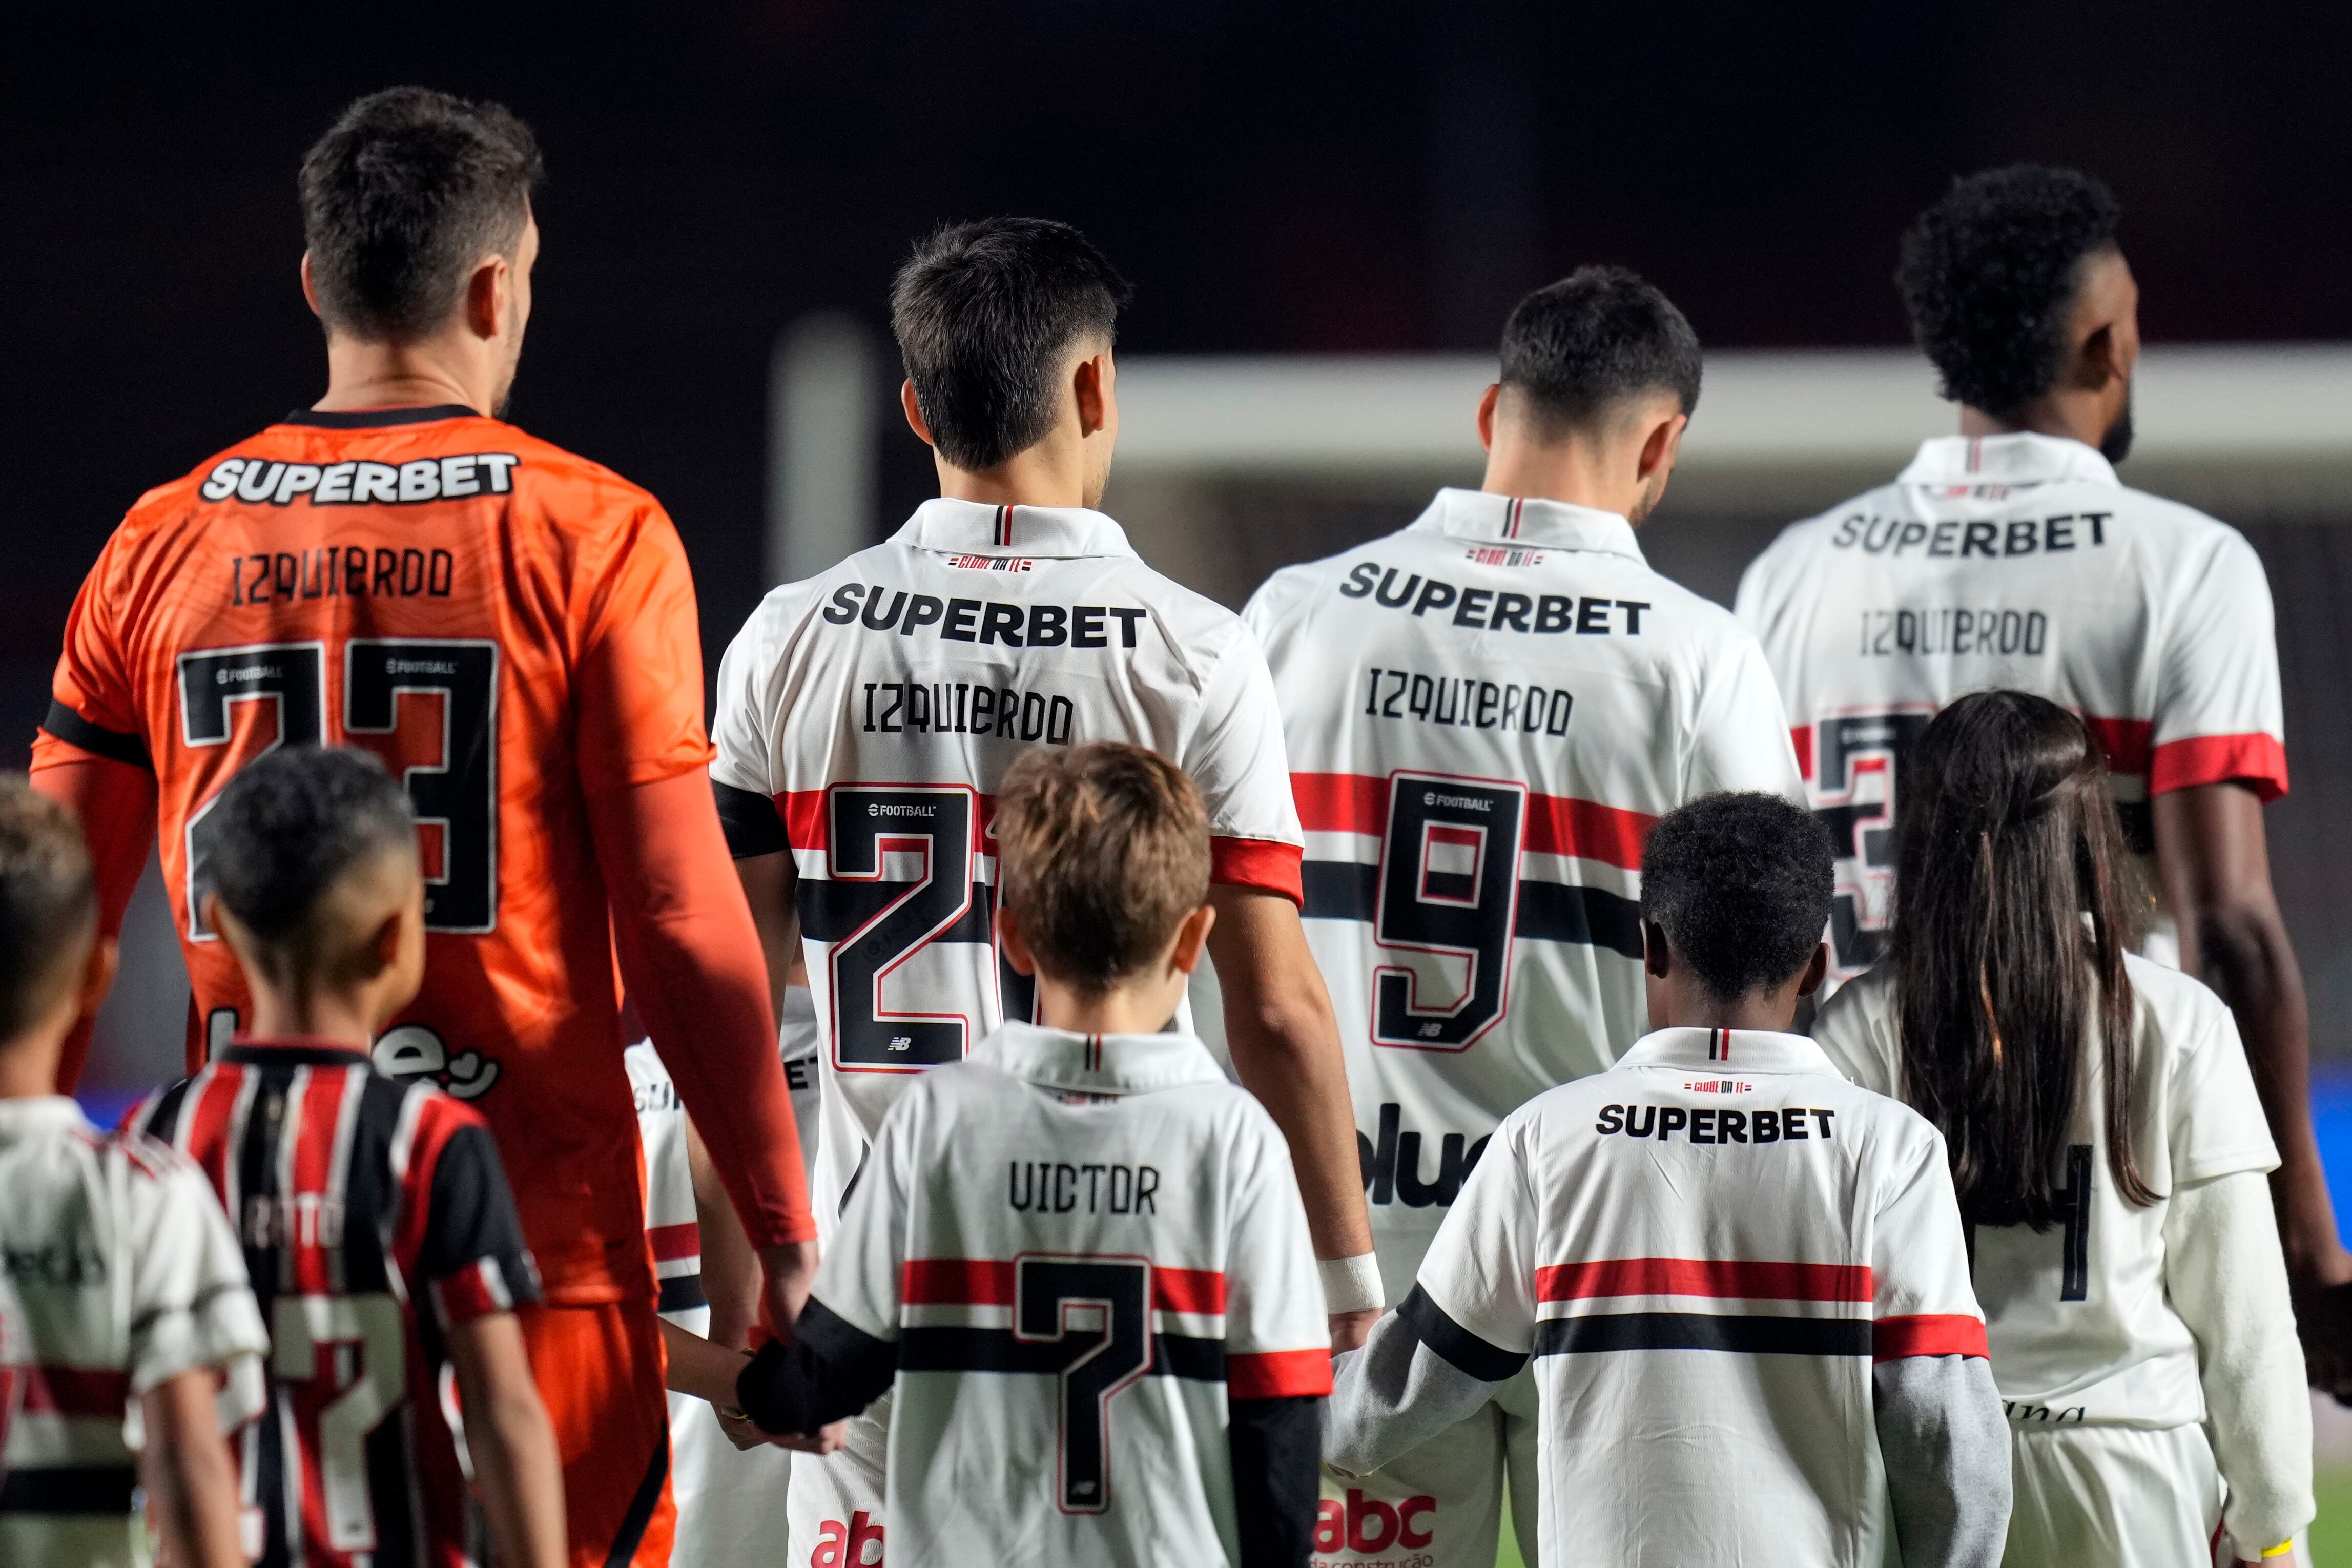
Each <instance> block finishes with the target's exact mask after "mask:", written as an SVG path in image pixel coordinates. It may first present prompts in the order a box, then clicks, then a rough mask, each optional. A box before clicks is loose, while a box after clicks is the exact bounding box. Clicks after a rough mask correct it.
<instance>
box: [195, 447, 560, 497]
mask: <svg viewBox="0 0 2352 1568" xmlns="http://www.w3.org/2000/svg"><path fill="white" fill-rule="evenodd" d="M521 462H522V459H521V458H519V457H517V456H516V455H515V454H514V453H512V452H460V453H453V454H452V455H450V456H449V457H446V458H417V459H416V460H415V461H414V462H408V463H362V462H348V463H326V464H320V463H288V462H281V461H279V460H278V459H276V458H222V459H221V460H220V461H219V462H217V463H215V464H214V465H213V471H212V472H211V473H209V474H207V475H205V482H204V486H203V488H202V489H200V490H199V491H198V492H197V493H198V494H200V495H202V496H203V497H204V498H205V500H215V501H217V500H228V499H229V498H230V497H231V496H235V497H236V499H237V500H241V501H249V502H251V503H252V504H254V505H256V506H264V505H267V506H291V505H293V504H294V501H295V500H296V498H297V497H299V498H300V499H302V500H305V501H307V502H308V503H309V504H310V505H311V506H416V505H419V504H421V503H423V502H425V501H436V500H463V499H464V498H466V497H467V496H479V495H493V496H502V495H506V494H509V492H511V491H512V490H513V489H514V471H515V469H516V468H517V467H519V466H520V464H521Z"/></svg>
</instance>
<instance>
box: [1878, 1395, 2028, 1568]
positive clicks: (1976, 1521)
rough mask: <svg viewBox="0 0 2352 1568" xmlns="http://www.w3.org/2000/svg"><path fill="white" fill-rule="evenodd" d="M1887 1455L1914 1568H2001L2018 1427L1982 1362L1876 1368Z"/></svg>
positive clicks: (1898, 1531) (1881, 1438)
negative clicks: (2013, 1434)
mask: <svg viewBox="0 0 2352 1568" xmlns="http://www.w3.org/2000/svg"><path fill="white" fill-rule="evenodd" d="M1871 1392H1872V1403H1873V1406H1874V1415H1875V1418H1876V1425H1877V1428H1878V1447H1879V1452H1880V1455H1881V1457H1882V1458H1884V1459H1885V1473H1886V1489H1887V1495H1888V1502H1889V1504H1890V1508H1889V1511H1890V1512H1892V1513H1893V1514H1894V1516H1895V1538H1896V1541H1897V1542H1898V1544H1900V1546H1901V1547H1902V1557H1903V1562H1904V1564H1905V1568H1998V1564H1999V1563H2000V1560H2001V1552H2002V1550H2003V1548H2004V1547H2005V1546H2006V1545H2007V1543H2008V1538H2009V1508H2010V1477H2009V1427H2008V1423H2007V1421H2006V1420H2005V1419H2004V1418H2003V1416H2002V1415H2001V1409H2000V1391H1999V1390H1998V1389H1996V1388H1995V1387H1994V1386H1993V1381H1992V1368H1991V1366H1990V1364H1989V1363H1986V1362H1985V1361H1984V1360H1983V1359H1982V1358H1981V1357H1977V1356H1958V1355H1944V1356H1905V1357H1902V1358H1900V1359H1897V1360H1894V1361H1886V1362H1881V1363H1879V1364H1878V1365H1877V1366H1875V1367H1874V1368H1873V1369H1872V1378H1871Z"/></svg>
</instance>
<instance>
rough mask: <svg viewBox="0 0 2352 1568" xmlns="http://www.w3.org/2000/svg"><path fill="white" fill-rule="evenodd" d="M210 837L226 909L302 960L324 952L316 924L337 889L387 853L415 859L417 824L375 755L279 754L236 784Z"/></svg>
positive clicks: (220, 798)
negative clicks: (355, 870) (403, 851)
mask: <svg viewBox="0 0 2352 1568" xmlns="http://www.w3.org/2000/svg"><path fill="white" fill-rule="evenodd" d="M203 835H204V837H205V840H206V843H205V871H206V873H207V874H208V875H209V876H210V878H211V879H212V884H213V890H214V891H215V892H216V893H218V894H219V895H220V901H221V903H222V905H223V906H224V907H225V908H226V910H228V912H229V913H230V914H231V915H233V916H235V917H236V922H237V923H238V924H239V925H241V926H243V927H244V928H245V929H246V930H247V931H251V932H252V933H253V935H254V937H255V938H256V939H257V941H259V942H262V943H263V944H265V945H266V946H268V947H269V948H271V949H273V950H275V951H277V952H281V953H286V954H289V955H294V956H301V955H305V954H308V953H309V952H313V951H315V950H316V948H317V946H318V943H317V942H316V940H315V939H316V938H317V937H318V936H319V935H320V933H319V932H317V931H313V930H312V929H311V928H312V924H313V921H314V917H315V916H316V914H317V912H318V909H319V905H320V902H321V901H322V900H324V899H325V898H326V897H327V895H328V894H329V893H330V892H331V891H332V890H333V889H334V887H335V884H336V883H338V882H340V881H341V880H342V879H343V878H344V877H345V876H347V875H349V874H350V873H351V872H352V869H353V868H357V867H359V866H362V865H364V864H365V863H367V862H368V861H370V860H372V859H373V858H375V857H376V856H378V855H381V854H383V853H384V852H385V851H387V850H394V849H407V850H409V851H410V852H411V853H414V852H415V847H416V817H415V812H414V811H413V810H412V809H411V808H410V805H409V803H408V795H407V792H406V791H404V790H403V789H402V788H401V787H400V786H399V785H398V784H394V782H393V780H392V775H391V774H389V773H385V772H384V770H383V763H379V762H378V761H376V759H375V758H374V757H373V756H371V755H370V754H369V753H367V752H355V751H351V750H347V749H345V748H342V747H322V746H280V747H278V748H277V749H276V750H274V751H270V752H265V753H263V754H262V755H261V756H259V757H257V758H256V759H254V761H252V762H250V763H247V764H246V766H245V767H244V769H243V770H241V771H240V772H239V773H237V775H236V777H235V778H233V779H231V780H229V782H228V784H227V785H226V787H225V788H224V789H222V791H221V792H220V794H219V795H217V796H215V799H214V802H213V805H212V809H211V810H209V811H207V812H206V813H205V817H204V823H203ZM305 966H306V967H307V965H305Z"/></svg>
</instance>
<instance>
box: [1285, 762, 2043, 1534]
mask: <svg viewBox="0 0 2352 1568" xmlns="http://www.w3.org/2000/svg"><path fill="white" fill-rule="evenodd" d="M1830 889H1831V872H1830V848H1829V843H1828V837H1827V835H1825V834H1824V833H1823V832H1822V828H1821V826H1820V825H1819V824H1817V823H1815V822H1814V821H1813V820H1812V818H1811V816H1808V815H1807V814H1806V813H1805V811H1804V810H1803V809H1802V808H1801V807H1799V806H1795V805H1790V803H1789V802H1787V801H1785V800H1782V799H1780V798H1778V797H1776V796H1771V795H1717V796H1714V797H1712V798H1710V799H1707V800H1703V801H1700V802H1698V803H1696V805H1688V806H1685V807H1684V808H1683V809H1681V810H1680V811H1677V812H1675V813H1674V814H1673V815H1671V816H1668V817H1666V818H1665V820H1664V821H1663V822H1661V823H1659V824H1658V826H1657V828H1656V830H1655V831H1654V832H1653V833H1652V834H1651V835H1650V840H1649V846H1648V849H1647V851H1646V854H1645V855H1644V858H1643V879H1642V912H1643V934H1644V939H1645V942H1646V944H1647V954H1648V975H1649V995H1650V1016H1651V1018H1652V1020H1653V1021H1654V1023H1655V1024H1656V1025H1657V1026H1658V1027H1657V1030H1656V1032H1655V1033H1654V1034H1651V1035H1649V1036H1647V1037H1644V1038H1643V1040H1642V1041H1641V1042H1640V1043H1639V1044H1638V1045H1636V1046H1634V1047H1633V1049H1631V1050H1629V1051H1627V1052H1626V1053H1625V1054H1624V1055H1623V1056H1622V1057H1620V1058H1618V1060H1617V1064H1616V1066H1615V1067H1613V1068H1611V1069H1610V1070H1609V1071H1607V1072H1605V1073H1601V1074H1600V1075H1598V1076H1596V1077H1593V1078H1588V1079H1583V1080H1582V1081H1581V1082H1579V1083H1574V1084H1569V1085H1566V1086H1564V1087H1562V1088H1559V1089H1552V1090H1550V1091H1549V1092H1548V1093H1545V1094H1542V1095H1538V1097H1537V1098H1536V1099H1534V1100H1530V1101H1528V1103H1527V1104H1526V1105H1524V1106H1522V1107H1521V1108H1519V1109H1518V1110H1515V1111H1513V1112H1512V1113H1511V1114H1510V1116H1509V1117H1507V1118H1506V1119H1505V1121H1504V1122H1503V1125H1502V1126H1501V1127H1499V1128H1498V1129H1496V1132H1495V1137H1494V1142H1492V1143H1491V1144H1490V1145H1489V1146H1488V1148H1487V1151H1486V1158H1485V1159H1484V1160H1482V1161H1480V1162H1479V1163H1478V1168H1477V1170H1476V1171H1475V1172H1474V1173H1472V1174H1471V1177H1470V1180H1469V1182H1468V1184H1466V1185H1465V1187H1464V1188H1463V1191H1462V1196H1461V1198H1460V1200H1459V1201H1458V1202H1457V1203H1455V1205H1454V1210H1453V1212H1452V1213H1451V1214H1449V1215H1446V1217H1445V1225H1444V1228H1442V1229H1441V1230H1440V1231H1439V1232H1438V1233H1437V1241H1436V1244H1435V1245H1434V1246H1433V1247H1431V1248H1430V1251H1429V1257H1428V1258H1427V1260H1426V1261H1424V1262H1423V1265H1422V1269H1421V1279H1420V1281H1419V1283H1417V1284H1416V1285H1415V1286H1414V1287H1413V1289H1412V1294H1411V1295H1409V1296H1407V1297H1406V1298H1405V1300H1404V1304H1403V1305H1402V1307H1400V1308H1398V1309H1397V1310H1396V1311H1395V1312H1394V1313H1393V1314H1391V1316H1389V1317H1387V1318H1383V1319H1382V1320H1381V1324H1380V1326H1379V1327H1378V1328H1377V1329H1375V1330H1373V1331H1372V1337H1371V1342H1370V1344H1368V1345H1367V1346H1366V1347H1365V1348H1364V1349H1363V1350H1360V1351H1358V1352H1353V1353H1352V1354H1349V1355H1347V1356H1344V1357H1342V1358H1341V1359H1340V1362H1339V1375H1338V1379H1337V1384H1336V1386H1335V1388H1334V1389H1333V1392H1332V1396H1331V1415H1330V1420H1329V1422H1328V1431H1327V1434H1326V1438H1325V1445H1324V1452H1325V1454H1326V1456H1327V1457H1328V1458H1329V1459H1330V1460H1331V1461H1332V1462H1333V1463H1334V1464H1336V1465H1338V1466H1340V1467H1342V1468H1346V1469H1348V1470H1351V1471H1355V1470H1370V1469H1371V1468H1373V1467H1375V1466H1377V1465H1380V1464H1382V1463H1384V1462H1387V1461H1389V1460H1391V1458H1393V1457H1394V1456H1396V1455H1398V1454H1401V1453H1404V1452H1407V1451H1409V1450H1410V1449H1411V1447H1412V1445H1414V1444H1415V1443H1417V1442H1422V1441H1425V1440H1427V1438H1428V1437H1429V1436H1431V1435H1433V1434H1434V1433H1438V1432H1442V1431H1444V1430H1445V1429H1446V1428H1447V1427H1448V1426H1451V1425H1452V1424H1453V1423H1454V1422H1455V1421H1458V1420H1459V1419H1460V1418H1461V1417H1462V1415H1465V1414H1466V1413H1467V1412H1469V1411H1472V1410H1475V1409H1476V1408H1477V1407H1478V1406H1479V1405H1481V1404H1482V1403H1484V1402H1485V1401H1486V1399H1488V1398H1489V1397H1491V1396H1492V1394H1493V1392H1494V1390H1495V1389H1496V1387H1498V1386H1500V1385H1501V1384H1505V1383H1507V1382H1508V1381H1509V1380H1510V1379H1511V1378H1513V1377H1515V1376H1517V1375H1519V1373H1520V1372H1521V1370H1522V1369H1523V1368H1525V1367H1526V1366H1527V1365H1528V1363H1529V1361H1530V1359H1531V1358H1532V1361H1533V1363H1534V1365H1535V1367H1536V1369H1537V1371H1536V1377H1537V1381H1538V1383H1539V1384H1541V1386H1542V1390H1543V1405H1542V1416H1541V1426H1542V1440H1541V1442H1540V1444H1539V1446H1538V1454H1537V1458H1536V1463H1535V1464H1534V1465H1533V1466H1532V1467H1530V1468H1531V1469H1532V1471H1533V1474H1532V1475H1531V1476H1528V1477H1527V1478H1525V1479H1523V1478H1522V1477H1521V1475H1520V1474H1519V1473H1518V1472H1517V1471H1515V1472H1514V1473H1513V1476H1512V1481H1513V1483H1514V1485H1515V1486H1516V1485H1520V1484H1532V1485H1533V1486H1534V1487H1535V1488H1536V1489H1537V1491H1538V1497H1539V1499H1540V1509H1541V1514H1542V1522H1541V1526H1540V1529H1539V1530H1538V1538H1537V1542H1535V1543H1534V1544H1535V1545H1536V1546H1537V1551H1531V1552H1528V1560H1529V1561H1530V1562H1533V1561H1536V1560H1537V1557H1538V1552H1539V1553H1540V1558H1541V1561H1543V1562H1544V1563H1673V1564H1675V1565H1676V1568H1735V1565H1747V1564H1756V1563H1791V1564H1794V1563H1804V1564H1807V1565H1808V1568H1879V1564H1881V1563H1895V1562H1900V1563H1904V1564H1906V1568H1992V1565H1993V1564H1995V1563H1999V1562H2000V1554H2001V1534H2002V1529H2003V1526H2004V1525H2005V1524H2006V1522H2007V1520H2008V1515H2009V1451H2008V1443H2007V1440H2006V1438H2007V1435H2006V1434H2005V1433H2004V1432H2003V1431H2002V1430H2001V1420H2000V1402H1999V1399H1998V1397H1997V1396H1996V1395H1995V1394H1994V1392H1993V1384H1992V1377H1991V1375H1990V1373H1989V1372H1988V1371H1987V1370H1986V1366H1985V1362H1984V1354H1985V1330H1984V1321H1983V1319H1982V1318H1981V1317H1980V1316H1979V1313H1978V1310H1977V1304H1976V1300H1975V1297H1974V1296H1973V1295H1972V1294H1971V1293H1970V1291H1969V1260H1968V1250H1967V1246H1966V1243H1965V1241H1964V1239H1963V1237H1962V1235H1961V1229H1960V1215H1959V1210H1958V1206H1957V1205H1955V1204H1954V1202H1953V1198H1952V1180H1951V1176H1950V1173H1948V1170H1947V1169H1946V1166H1945V1156H1944V1142H1943V1140H1942V1139H1941V1138H1939V1137H1937V1134H1936V1130H1935V1129H1934V1128H1933V1127H1931V1126H1929V1125H1928V1124H1927V1121H1924V1120H1922V1119H1921V1118H1920V1117H1919V1116H1918V1115H1917V1114H1916V1113H1915V1112H1913V1111H1910V1110H1906V1109H1905V1108H1904V1106H1903V1105H1902V1104H1901V1103H1900V1102H1899V1101H1896V1100H1890V1099H1887V1098H1885V1096H1883V1095H1877V1094H1872V1093H1869V1092H1868V1091H1866V1090H1864V1089H1856V1088H1855V1087H1854V1086H1853V1085H1852V1084H1849V1083H1847V1082H1846V1081H1845V1080H1844V1079H1841V1078H1839V1077H1838V1076H1837V1074H1836V1072H1835V1071H1834V1070H1832V1068H1831V1066H1830V1062H1829V1059H1828V1058H1826V1057H1824V1056H1823V1055H1822V1051H1821V1048H1820V1047H1817V1046H1815V1045H1814V1044H1813V1043H1812V1042H1811V1040H1808V1039H1805V1038H1803V1037H1801V1036H1797V1035H1792V1034H1790V1033H1789V1032H1788V1029H1789V1026H1790V1019H1791V1018H1792V1016H1794V1014H1795V1012H1796V1007H1797V1000H1798V998H1799V997H1800V996H1801V995H1803V994H1808V993H1810V992H1811V991H1812V990H1813V989H1814V988H1815V987H1816V986H1818V985H1819V984H1821V979H1822V971H1823V969H1824V968H1825V966H1826V960H1827V956H1828V955H1827V953H1826V952H1825V951H1824V950H1823V948H1822V944H1821V932H1822V923H1823V921H1825V920H1826V919H1827V917H1828V914H1829V902H1830ZM1890 1526H1891V1528H1892V1531H1893V1539H1892V1540H1889V1539H1888V1530H1889V1527H1890ZM1529 1544H1530V1543H1529V1542H1526V1541H1522V1542H1521V1545H1522V1546H1523V1547H1526V1546H1528V1545H1529ZM2027 1561H2030V1562H2034V1563H2042V1562H2044V1561H2047V1562H2051V1563H2056V1562H2059V1561H2067V1560H2064V1559H2057V1558H2053V1559H2047V1560H2044V1559H2028V1560H2027Z"/></svg>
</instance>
